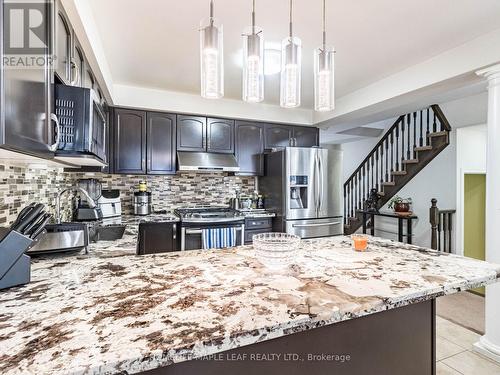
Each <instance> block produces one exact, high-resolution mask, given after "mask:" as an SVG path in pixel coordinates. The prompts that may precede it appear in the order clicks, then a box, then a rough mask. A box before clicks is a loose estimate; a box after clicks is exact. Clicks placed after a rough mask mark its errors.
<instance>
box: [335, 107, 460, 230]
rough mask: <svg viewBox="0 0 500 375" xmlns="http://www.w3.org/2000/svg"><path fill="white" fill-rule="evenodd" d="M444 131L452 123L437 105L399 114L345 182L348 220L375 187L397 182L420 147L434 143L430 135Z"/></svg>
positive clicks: (447, 129) (361, 207) (345, 207)
mask: <svg viewBox="0 0 500 375" xmlns="http://www.w3.org/2000/svg"><path fill="white" fill-rule="evenodd" d="M444 131H446V132H449V131H451V126H450V124H449V123H448V120H447V119H446V117H445V116H444V114H443V112H442V111H441V108H439V106H438V105H431V106H430V107H427V108H424V109H421V110H418V111H415V112H412V113H408V114H405V115H401V116H399V117H398V119H397V120H396V121H395V122H394V124H393V125H392V126H391V127H390V128H389V129H388V130H387V132H386V133H385V134H384V136H383V137H382V138H381V139H380V140H379V141H378V142H377V144H376V145H375V147H373V149H372V150H371V151H370V152H369V153H368V155H367V156H366V157H365V158H364V160H363V161H362V162H361V163H360V165H359V166H358V168H356V170H355V171H354V172H353V173H352V175H351V176H350V177H349V178H348V179H347V181H346V182H345V183H344V220H345V224H348V223H349V220H350V218H355V217H356V211H357V210H361V209H363V208H364V207H363V206H364V202H365V201H366V199H367V198H368V196H369V194H370V191H371V190H372V189H376V190H377V192H380V191H381V187H382V186H384V185H392V184H394V182H393V176H394V175H396V174H404V173H405V165H406V164H407V163H413V162H416V160H415V159H416V152H417V150H418V149H419V148H422V149H425V148H426V147H429V146H430V145H431V142H430V136H431V135H432V134H433V133H438V132H444Z"/></svg>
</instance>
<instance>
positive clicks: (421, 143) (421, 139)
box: [418, 110, 424, 147]
mask: <svg viewBox="0 0 500 375" xmlns="http://www.w3.org/2000/svg"><path fill="white" fill-rule="evenodd" d="M423 125H424V124H423V120H422V110H420V139H419V140H418V144H419V145H420V147H423V146H424V138H423V137H422V135H423V131H424V129H423Z"/></svg>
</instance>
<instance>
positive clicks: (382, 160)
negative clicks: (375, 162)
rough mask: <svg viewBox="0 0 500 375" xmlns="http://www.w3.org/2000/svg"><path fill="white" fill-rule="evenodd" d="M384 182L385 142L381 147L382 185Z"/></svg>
mask: <svg viewBox="0 0 500 375" xmlns="http://www.w3.org/2000/svg"><path fill="white" fill-rule="evenodd" d="M383 182H384V143H383V142H382V145H381V147H380V186H381V187H382V183H383Z"/></svg>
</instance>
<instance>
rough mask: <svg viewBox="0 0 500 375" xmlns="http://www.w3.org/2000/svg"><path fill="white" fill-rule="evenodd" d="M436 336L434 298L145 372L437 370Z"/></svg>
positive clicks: (345, 374) (289, 374) (379, 374)
mask: <svg viewBox="0 0 500 375" xmlns="http://www.w3.org/2000/svg"><path fill="white" fill-rule="evenodd" d="M435 338H436V320H435V300H430V301H425V302H421V303H417V304H414V305H409V306H405V307H400V308H397V309H393V310H388V311H384V312H380V313H376V314H373V315H368V316H365V317H362V318H357V319H352V320H348V321H345V322H341V323H337V324H333V325H329V326H324V327H320V328H316V329H312V330H308V331H304V332H300V333H295V334H291V335H288V336H283V337H280V338H277V339H273V340H268V341H264V342H261V343H257V344H253V345H249V346H244V347H240V348H237V349H233V350H229V351H225V352H222V353H219V354H217V355H216V356H215V357H214V358H211V359H203V360H202V359H198V360H192V361H186V362H181V363H177V364H174V365H170V366H167V367H163V368H158V369H155V370H151V371H147V372H144V373H143V374H147V375H177V374H178V375H181V374H182V375H191V374H193V375H194V374H204V375H226V374H227V375H234V374H237V375H247V374H248V375H254V374H286V375H295V374H307V375H313V374H341V375H360V374H370V375H399V374H405V375H425V374H431V375H434V374H435V373H436V365H435V359H436V358H435V357H436V340H435ZM273 355H274V357H273ZM310 355H314V356H315V357H314V359H311V357H310ZM322 355H331V357H330V358H327V357H325V356H323V357H322ZM335 355H339V356H344V357H343V358H344V361H343V362H342V361H341V359H342V357H337V358H335ZM259 356H260V357H259ZM278 356H279V359H277V358H278ZM285 356H288V357H285ZM347 356H349V360H347ZM335 359H337V361H336V360H335Z"/></svg>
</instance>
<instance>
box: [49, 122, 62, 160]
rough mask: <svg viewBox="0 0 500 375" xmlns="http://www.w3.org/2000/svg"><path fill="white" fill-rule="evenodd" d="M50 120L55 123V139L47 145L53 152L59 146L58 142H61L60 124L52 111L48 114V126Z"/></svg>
mask: <svg viewBox="0 0 500 375" xmlns="http://www.w3.org/2000/svg"><path fill="white" fill-rule="evenodd" d="M52 121H53V122H55V124H56V127H55V129H56V141H55V143H54V144H52V145H50V146H49V150H50V151H52V152H55V151H56V150H57V149H58V148H59V143H60V142H61V125H60V123H59V119H58V118H57V116H56V115H55V114H54V113H51V114H50V121H49V126H50V124H52Z"/></svg>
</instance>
